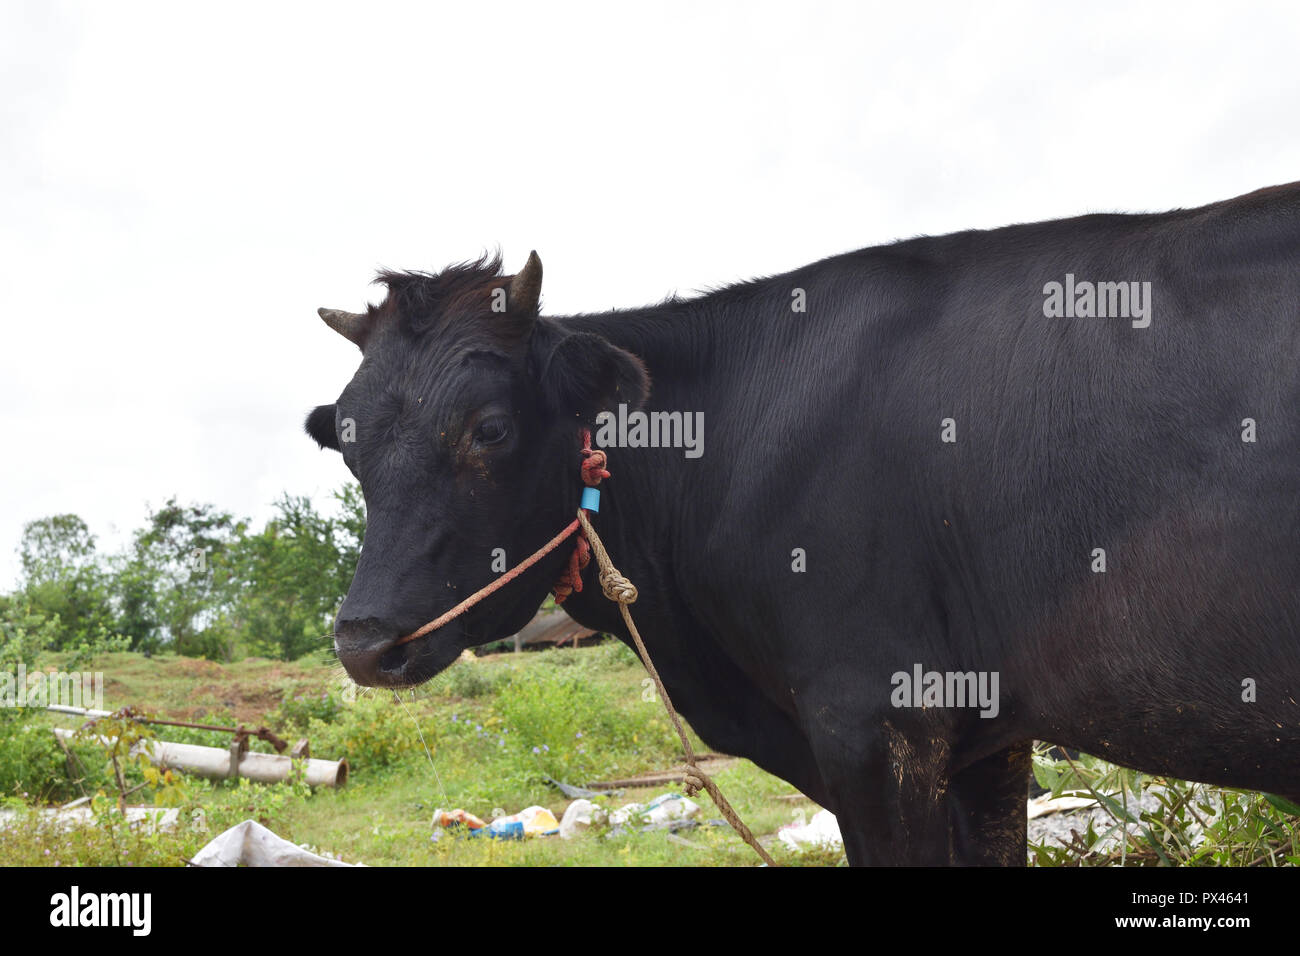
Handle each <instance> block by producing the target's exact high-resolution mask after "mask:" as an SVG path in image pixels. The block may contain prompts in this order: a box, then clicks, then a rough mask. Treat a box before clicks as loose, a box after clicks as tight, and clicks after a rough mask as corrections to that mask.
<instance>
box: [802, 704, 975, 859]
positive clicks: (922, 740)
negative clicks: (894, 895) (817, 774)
mask: <svg viewBox="0 0 1300 956" xmlns="http://www.w3.org/2000/svg"><path fill="white" fill-rule="evenodd" d="M813 749H814V752H815V753H816V754H817V762H818V766H819V768H820V769H821V773H822V777H823V779H824V780H825V781H826V785H827V788H828V789H829V791H830V793H831V795H832V798H833V800H834V806H833V807H832V809H833V810H834V812H835V815H836V819H837V820H838V822H839V825H840V833H841V834H842V835H843V837H844V852H845V854H846V855H847V856H848V859H849V864H850V865H852V866H947V865H948V864H949V863H950V858H951V849H950V847H951V837H950V823H949V817H948V803H947V787H948V781H947V766H948V758H949V746H948V743H947V741H946V740H945V739H944V738H942V737H936V736H933V735H931V734H927V733H924V732H921V731H920V728H915V727H913V728H905V727H899V726H895V725H894V724H892V723H890V722H888V721H886V722H885V723H884V725H883V727H881V728H880V729H879V730H878V731H876V732H875V733H873V734H871V735H870V736H869V737H868V738H867V742H866V746H865V747H864V746H863V738H862V737H861V736H858V737H857V738H856V740H854V741H853V742H852V745H847V744H846V739H845V737H843V736H842V735H841V734H840V733H839V732H838V731H836V732H831V733H823V734H820V735H818V737H817V739H815V740H814V743H813Z"/></svg>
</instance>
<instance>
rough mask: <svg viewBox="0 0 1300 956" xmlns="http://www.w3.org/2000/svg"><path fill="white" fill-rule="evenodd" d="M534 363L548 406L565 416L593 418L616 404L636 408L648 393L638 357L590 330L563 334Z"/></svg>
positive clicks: (643, 370) (644, 375) (643, 369)
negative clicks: (535, 363)
mask: <svg viewBox="0 0 1300 956" xmlns="http://www.w3.org/2000/svg"><path fill="white" fill-rule="evenodd" d="M538 365H539V367H540V368H541V374H540V380H541V386H542V393H543V395H544V396H545V398H546V402H547V404H548V405H549V406H550V407H551V409H552V410H553V411H555V412H557V413H558V414H560V415H561V416H563V417H566V418H567V417H569V416H576V417H577V418H579V419H580V420H582V421H585V422H591V421H594V420H595V417H596V415H597V414H599V413H600V412H602V411H608V410H613V409H614V408H615V407H616V406H617V405H619V404H620V403H625V404H627V405H628V407H629V408H639V407H640V406H641V405H642V404H643V403H644V402H645V400H646V398H647V397H649V395H650V375H649V373H648V372H646V367H645V365H644V364H643V363H642V361H641V360H640V359H639V358H637V357H636V356H635V355H633V354H632V353H631V352H629V351H627V350H626V349H621V348H619V347H618V346H616V345H614V344H613V343H611V342H610V341H609V340H607V339H605V338H602V337H601V336H599V335H594V334H592V333H591V332H573V333H571V334H569V335H566V336H564V337H563V338H561V339H560V340H559V341H558V342H556V343H555V344H554V345H553V346H551V347H549V349H548V351H547V352H546V354H545V356H544V358H543V361H541V362H539V363H538Z"/></svg>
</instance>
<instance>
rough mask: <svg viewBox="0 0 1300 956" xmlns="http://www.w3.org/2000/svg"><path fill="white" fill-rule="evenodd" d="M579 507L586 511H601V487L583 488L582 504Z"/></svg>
mask: <svg viewBox="0 0 1300 956" xmlns="http://www.w3.org/2000/svg"><path fill="white" fill-rule="evenodd" d="M578 507H580V508H582V509H584V510H585V511H590V512H593V513H595V512H598V511H600V489H599V488H583V489H582V504H581V505H579V506H578Z"/></svg>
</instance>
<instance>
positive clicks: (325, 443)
mask: <svg viewBox="0 0 1300 956" xmlns="http://www.w3.org/2000/svg"><path fill="white" fill-rule="evenodd" d="M306 428H307V434H308V435H310V436H311V437H312V438H314V439H315V440H316V444H318V445H320V446H321V447H322V448H333V449H334V450H335V451H339V450H340V449H339V436H338V434H337V433H336V432H335V431H334V406H333V405H317V406H316V407H315V408H313V409H312V410H311V412H310V414H308V416H307V422H306Z"/></svg>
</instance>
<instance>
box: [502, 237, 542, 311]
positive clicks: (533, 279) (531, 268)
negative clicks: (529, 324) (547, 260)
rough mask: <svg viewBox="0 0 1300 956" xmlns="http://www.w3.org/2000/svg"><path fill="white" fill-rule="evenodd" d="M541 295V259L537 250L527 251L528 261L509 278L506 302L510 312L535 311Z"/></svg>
mask: <svg viewBox="0 0 1300 956" xmlns="http://www.w3.org/2000/svg"><path fill="white" fill-rule="evenodd" d="M541 295H542V260H541V259H539V258H537V252H536V251H535V250H534V251H533V252H530V253H528V261H527V262H525V263H524V267H523V268H522V269H520V270H519V274H518V275H516V276H514V277H513V278H512V279H511V280H510V291H509V292H508V293H507V299H508V302H507V304H508V305H509V307H510V311H511V312H536V311H537V302H538V300H539V299H540V298H541Z"/></svg>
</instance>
